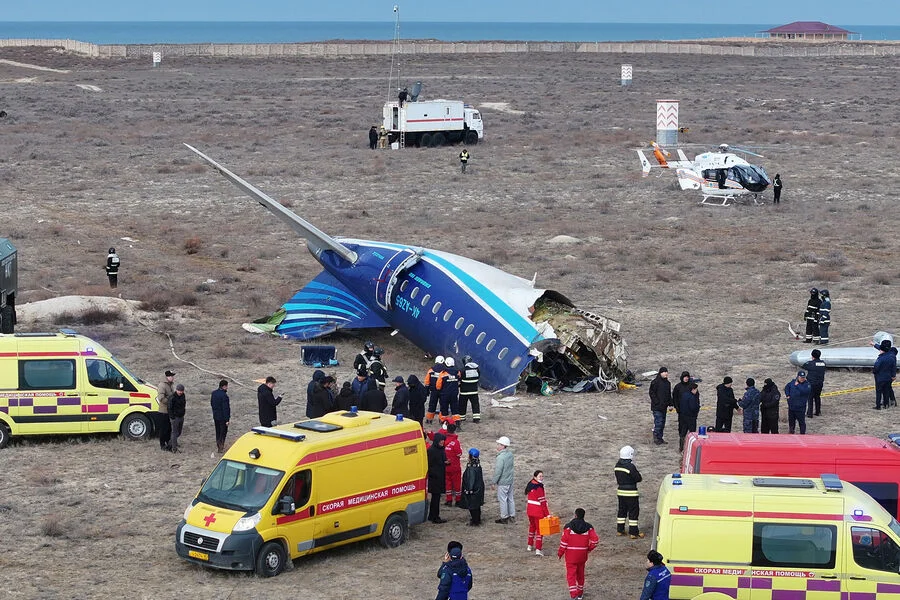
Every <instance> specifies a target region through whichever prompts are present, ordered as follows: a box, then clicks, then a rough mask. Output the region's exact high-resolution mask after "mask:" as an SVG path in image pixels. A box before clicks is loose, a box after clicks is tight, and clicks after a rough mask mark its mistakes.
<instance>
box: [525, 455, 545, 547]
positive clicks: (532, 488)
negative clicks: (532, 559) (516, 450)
mask: <svg viewBox="0 0 900 600" xmlns="http://www.w3.org/2000/svg"><path fill="white" fill-rule="evenodd" d="M525 498H526V499H527V501H528V506H527V507H526V508H525V514H527V515H528V547H527V548H526V550H527V551H528V552H531V551H532V550H534V554H535V556H543V555H544V551H543V548H544V536H543V535H542V534H541V527H540V523H541V519H543V518H544V517H547V516H549V515H550V508H549V507H548V506H547V494H546V493H545V492H544V472H543V471H535V472H534V476H532V478H531V481H529V482H528V485H526V486H525Z"/></svg>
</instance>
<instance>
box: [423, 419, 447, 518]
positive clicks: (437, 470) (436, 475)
mask: <svg viewBox="0 0 900 600" xmlns="http://www.w3.org/2000/svg"><path fill="white" fill-rule="evenodd" d="M427 455H428V493H429V494H431V503H430V504H429V505H428V520H429V521H431V522H432V523H446V522H447V521H446V520H444V519H442V518H441V495H442V494H443V493H444V483H445V479H446V477H447V457H446V455H445V454H444V434H443V433H436V434H434V439H433V440H432V441H431V446H429V448H428V452H427Z"/></svg>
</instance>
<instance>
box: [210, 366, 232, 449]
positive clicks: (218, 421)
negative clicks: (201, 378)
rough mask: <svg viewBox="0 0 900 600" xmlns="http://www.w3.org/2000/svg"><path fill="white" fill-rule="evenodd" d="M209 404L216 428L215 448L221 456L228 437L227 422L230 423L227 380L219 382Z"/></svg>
mask: <svg viewBox="0 0 900 600" xmlns="http://www.w3.org/2000/svg"><path fill="white" fill-rule="evenodd" d="M209 404H210V406H211V407H212V414H213V423H214V424H215V426H216V448H217V449H218V450H219V454H221V453H223V452H225V437H226V436H227V435H228V422H229V421H231V400H230V399H229V398H228V380H227V379H223V380H221V381H219V389H217V390H215V391H214V392H213V393H212V396H210V398H209Z"/></svg>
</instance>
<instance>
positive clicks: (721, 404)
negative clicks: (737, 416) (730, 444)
mask: <svg viewBox="0 0 900 600" xmlns="http://www.w3.org/2000/svg"><path fill="white" fill-rule="evenodd" d="M733 381H734V380H733V379H731V377H726V378H725V379H723V380H722V383H720V384H719V385H717V386H716V431H724V432H726V433H731V422H732V419H733V418H734V411H735V409H738V408H739V407H738V403H737V399H736V398H735V397H734V390H733V389H732V387H731V385H732V382H733Z"/></svg>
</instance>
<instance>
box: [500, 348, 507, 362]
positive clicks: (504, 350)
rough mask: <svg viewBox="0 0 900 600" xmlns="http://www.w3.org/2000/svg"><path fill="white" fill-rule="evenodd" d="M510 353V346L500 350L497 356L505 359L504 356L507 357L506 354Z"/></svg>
mask: <svg viewBox="0 0 900 600" xmlns="http://www.w3.org/2000/svg"><path fill="white" fill-rule="evenodd" d="M508 353H509V348H504V349H502V350H501V351H500V353H499V354H498V355H497V358H499V359H500V360H503V359H504V358H506V355H507V354H508Z"/></svg>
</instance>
